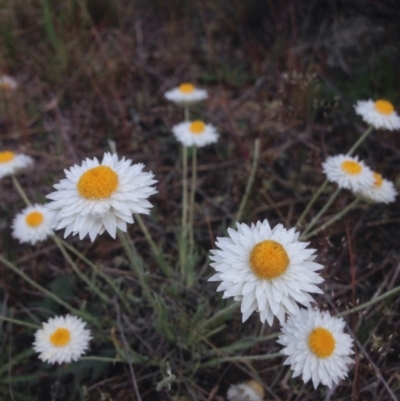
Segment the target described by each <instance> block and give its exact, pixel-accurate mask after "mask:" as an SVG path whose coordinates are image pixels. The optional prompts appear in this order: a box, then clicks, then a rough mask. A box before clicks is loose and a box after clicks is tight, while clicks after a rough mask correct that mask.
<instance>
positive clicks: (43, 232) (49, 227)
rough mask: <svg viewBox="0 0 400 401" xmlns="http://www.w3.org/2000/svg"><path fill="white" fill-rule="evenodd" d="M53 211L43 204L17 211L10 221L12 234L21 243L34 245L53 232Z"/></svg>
mask: <svg viewBox="0 0 400 401" xmlns="http://www.w3.org/2000/svg"><path fill="white" fill-rule="evenodd" d="M53 217H54V212H52V211H51V210H49V209H47V208H46V206H44V205H39V204H35V205H32V206H28V207H26V208H25V209H24V210H22V212H21V213H18V214H17V215H16V216H15V217H14V220H13V223H12V230H13V231H12V236H13V237H14V238H16V239H18V240H19V242H20V243H21V244H22V243H26V242H28V243H30V244H31V245H35V244H36V242H39V241H44V240H45V239H46V238H47V237H49V236H50V235H52V234H53V228H54V226H53V224H52V222H53Z"/></svg>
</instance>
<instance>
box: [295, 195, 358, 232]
mask: <svg viewBox="0 0 400 401" xmlns="http://www.w3.org/2000/svg"><path fill="white" fill-rule="evenodd" d="M360 200H361V199H360V198H356V199H354V201H353V202H351V203H350V204H349V205H347V206H346V207H345V208H344V209H343V210H341V211H340V212H339V213H337V214H336V215H335V216H333V217H331V218H330V219H329V220H328V221H327V222H325V223H324V224H322V225H321V226H319V227H318V228H316V229H315V230H314V231H312V232H310V233H308V234H306V235H304V236H303V237H302V238H301V239H302V240H306V239H308V238H310V237H312V236H314V235H316V234H318V233H319V232H320V231H323V230H325V228H327V227H329V226H330V225H332V224H333V223H334V222H335V221H337V220H339V219H341V218H342V217H343V216H344V215H345V214H346V213H347V212H348V211H350V210H351V209H352V208H353V207H354V206H355V205H356V204H357V203H358V202H359V201H360Z"/></svg>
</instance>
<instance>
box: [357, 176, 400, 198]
mask: <svg viewBox="0 0 400 401" xmlns="http://www.w3.org/2000/svg"><path fill="white" fill-rule="evenodd" d="M373 176H374V183H373V184H372V185H371V186H370V187H368V188H364V189H362V190H361V191H360V192H359V193H357V195H360V196H361V197H362V198H364V199H365V200H366V201H371V202H378V203H379V202H382V203H391V202H394V200H395V198H396V195H397V191H396V189H395V187H394V185H393V182H391V181H388V180H386V179H384V178H383V177H382V176H381V175H380V174H378V173H375V172H374V173H373Z"/></svg>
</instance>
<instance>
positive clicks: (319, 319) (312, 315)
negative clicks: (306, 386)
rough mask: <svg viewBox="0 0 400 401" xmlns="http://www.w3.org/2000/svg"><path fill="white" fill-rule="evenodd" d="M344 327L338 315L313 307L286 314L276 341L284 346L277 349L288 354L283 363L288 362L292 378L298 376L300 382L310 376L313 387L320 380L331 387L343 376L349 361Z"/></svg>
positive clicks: (348, 344) (350, 344)
mask: <svg viewBox="0 0 400 401" xmlns="http://www.w3.org/2000/svg"><path fill="white" fill-rule="evenodd" d="M344 327H345V322H344V320H343V319H342V318H335V317H331V316H330V315H329V313H328V312H320V311H319V310H315V309H307V310H306V309H302V310H301V311H300V312H299V313H297V314H295V315H292V316H289V318H288V320H287V322H286V323H285V324H283V325H282V334H281V335H280V336H279V339H278V343H279V344H281V345H283V346H284V348H283V350H282V351H281V352H282V354H284V355H287V356H288V358H287V359H286V360H285V362H284V364H285V365H291V367H290V368H291V369H292V370H293V371H294V372H293V377H296V376H299V375H302V378H303V381H304V383H307V382H308V381H309V380H310V379H312V382H313V385H314V388H317V386H318V384H319V383H320V382H321V383H322V384H324V385H326V386H328V387H330V388H331V387H332V385H333V383H336V384H337V383H338V382H339V379H343V378H345V377H346V376H347V372H348V369H349V368H348V365H350V364H352V363H353V360H352V359H351V358H350V357H349V355H351V354H353V351H352V349H351V347H352V343H353V340H352V339H351V337H350V336H349V335H348V334H346V333H344V332H343V329H344Z"/></svg>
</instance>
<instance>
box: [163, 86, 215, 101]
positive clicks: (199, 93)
mask: <svg viewBox="0 0 400 401" xmlns="http://www.w3.org/2000/svg"><path fill="white" fill-rule="evenodd" d="M164 96H165V97H166V99H168V100H170V101H171V102H174V103H177V104H181V105H184V104H192V103H196V102H200V101H201V100H204V99H207V97H208V94H207V91H206V90H205V89H198V88H196V87H195V86H194V85H192V84H189V83H183V84H180V85H179V86H178V87H177V88H174V89H171V90H169V91H167V92H165V94H164Z"/></svg>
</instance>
